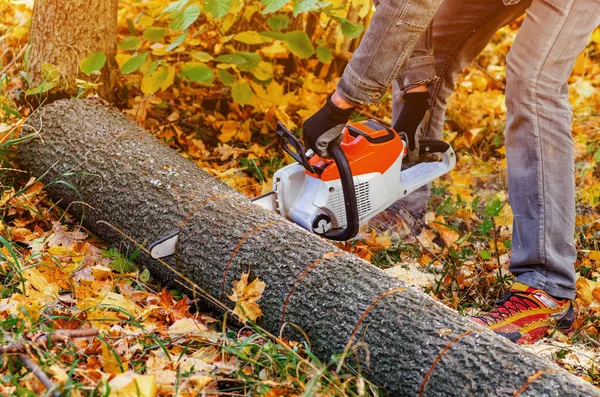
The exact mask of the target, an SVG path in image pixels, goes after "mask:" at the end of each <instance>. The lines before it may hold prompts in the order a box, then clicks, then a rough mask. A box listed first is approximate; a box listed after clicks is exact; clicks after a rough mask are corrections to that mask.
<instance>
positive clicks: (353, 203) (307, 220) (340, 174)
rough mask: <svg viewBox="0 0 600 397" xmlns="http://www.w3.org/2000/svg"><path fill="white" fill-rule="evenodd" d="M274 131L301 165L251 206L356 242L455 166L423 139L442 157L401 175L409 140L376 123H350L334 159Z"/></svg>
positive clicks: (165, 243) (168, 239) (445, 147)
mask: <svg viewBox="0 0 600 397" xmlns="http://www.w3.org/2000/svg"><path fill="white" fill-rule="evenodd" d="M276 132H277V136H278V140H279V143H280V144H281V146H282V148H283V149H284V151H285V152H287V153H288V154H289V155H290V156H292V158H293V159H294V160H296V163H294V164H290V165H287V166H285V167H283V168H281V169H279V170H278V171H276V172H275V174H274V176H273V190H272V191H271V192H269V193H267V194H263V195H262V196H259V197H256V198H255V199H253V200H252V203H254V204H256V205H259V206H261V207H264V208H267V209H269V210H271V211H274V212H276V213H278V214H280V215H282V216H284V217H285V218H287V219H289V220H290V221H292V222H294V223H296V224H298V225H300V226H301V227H303V228H305V229H307V230H309V231H311V232H313V233H315V234H318V235H320V236H323V237H325V238H328V239H331V240H336V241H346V240H350V239H352V238H353V237H355V236H356V235H357V234H358V231H359V230H360V227H361V225H363V224H365V223H366V222H367V221H368V220H369V219H371V218H372V217H374V216H375V215H377V214H379V213H380V212H382V211H383V210H385V209H386V208H388V207H389V206H390V205H392V204H393V203H394V202H396V201H397V200H399V199H401V198H403V197H405V196H407V195H408V194H410V193H412V192H414V191H415V190H417V189H418V188H419V187H421V186H423V185H425V184H427V183H429V182H431V181H433V180H434V179H436V178H439V177H440V176H442V175H444V174H446V173H448V172H449V171H450V170H452V169H453V168H454V166H455V164H456V156H455V154H454V150H453V149H452V147H451V146H450V145H449V144H448V143H446V142H443V141H440V140H436V139H422V140H420V141H419V151H420V153H421V154H426V153H440V154H441V159H437V161H433V162H421V163H417V164H416V165H414V166H412V167H410V168H406V169H404V170H402V160H403V158H404V156H406V155H407V153H408V145H407V143H406V142H407V141H408V140H407V139H406V138H405V139H403V138H402V137H401V135H400V134H398V133H396V132H395V131H394V130H393V129H391V128H388V127H386V126H384V125H382V124H380V123H378V122H377V121H374V120H366V121H359V122H356V123H352V124H349V125H347V126H346V127H345V128H344V130H343V132H342V140H341V142H340V143H338V142H337V141H333V142H331V143H330V144H329V147H328V151H329V153H330V154H331V156H332V159H327V158H323V157H319V156H318V155H316V154H314V153H313V152H312V150H311V151H309V152H306V150H305V148H304V145H303V144H302V142H300V140H299V139H298V138H296V136H294V134H292V133H291V132H290V131H289V130H288V129H287V128H285V126H284V125H283V124H281V123H277V129H276ZM179 232H180V231H176V232H174V233H171V234H169V235H167V236H164V237H162V238H161V239H159V240H157V241H155V242H153V243H151V244H150V246H149V250H150V253H151V256H152V257H153V258H163V257H167V256H170V255H173V253H174V252H175V244H176V242H177V239H178V236H179Z"/></svg>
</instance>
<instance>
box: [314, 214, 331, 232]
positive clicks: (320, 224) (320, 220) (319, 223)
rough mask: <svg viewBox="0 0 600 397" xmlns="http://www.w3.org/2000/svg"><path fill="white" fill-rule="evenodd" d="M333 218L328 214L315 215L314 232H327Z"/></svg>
mask: <svg viewBox="0 0 600 397" xmlns="http://www.w3.org/2000/svg"><path fill="white" fill-rule="evenodd" d="M331 226H332V225H331V219H330V218H329V217H328V216H327V215H323V214H321V215H319V216H317V217H315V219H314V220H313V223H312V229H313V232H314V233H317V234H325V233H327V232H328V231H329V230H330V229H331Z"/></svg>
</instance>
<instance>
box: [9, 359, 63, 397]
mask: <svg viewBox="0 0 600 397" xmlns="http://www.w3.org/2000/svg"><path fill="white" fill-rule="evenodd" d="M19 359H20V360H21V361H22V362H23V365H25V367H26V368H27V369H28V370H30V371H31V372H32V373H33V374H34V375H35V376H36V377H37V378H38V379H39V380H40V382H42V384H43V385H44V387H45V388H46V389H47V390H48V391H50V390H54V389H55V388H56V386H55V385H54V383H53V382H52V380H51V379H50V378H48V375H46V373H44V371H42V369H41V368H40V367H39V366H38V365H37V364H36V363H34V362H33V360H32V359H30V358H29V357H27V356H26V355H24V354H19ZM51 394H52V396H53V397H59V396H60V393H59V392H58V391H56V390H55V391H52V392H51Z"/></svg>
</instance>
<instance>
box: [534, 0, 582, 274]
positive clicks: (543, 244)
mask: <svg viewBox="0 0 600 397" xmlns="http://www.w3.org/2000/svg"><path fill="white" fill-rule="evenodd" d="M574 3H575V0H571V4H570V6H569V10H568V11H567V13H566V16H565V18H564V19H563V20H562V23H561V24H560V26H557V29H555V30H554V32H553V34H552V38H553V40H549V41H548V45H547V46H546V48H545V54H546V56H545V57H544V58H543V59H542V60H540V63H539V65H538V66H537V70H536V75H535V80H534V84H533V95H534V98H535V101H534V102H533V106H534V110H535V111H534V114H533V116H534V117H535V128H536V130H537V137H538V155H539V156H540V167H541V170H540V179H541V183H540V184H541V186H542V189H541V190H542V192H541V193H542V194H541V198H542V200H541V201H542V216H541V227H540V229H541V230H540V232H541V233H540V238H541V240H542V241H540V243H541V244H540V249H541V250H542V252H541V253H540V258H541V259H542V263H544V264H545V263H546V262H547V256H546V252H547V250H546V234H545V231H546V200H545V192H546V186H545V181H544V156H543V151H542V138H541V136H540V118H539V115H538V95H537V92H538V84H539V79H540V75H541V74H542V69H543V67H544V64H545V63H546V62H547V61H548V56H549V55H550V54H549V53H550V50H551V49H552V47H553V46H554V43H555V38H556V37H557V36H558V35H559V34H560V32H561V31H562V30H563V28H564V26H565V23H566V19H567V18H568V16H569V14H570V13H571V11H572V9H573V5H574ZM544 270H546V268H544ZM544 273H547V272H544ZM545 275H547V274H545Z"/></svg>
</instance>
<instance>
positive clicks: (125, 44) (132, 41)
mask: <svg viewBox="0 0 600 397" xmlns="http://www.w3.org/2000/svg"><path fill="white" fill-rule="evenodd" d="M118 46H119V48H120V49H122V50H125V51H132V50H137V49H138V48H140V47H141V46H142V40H140V39H139V38H138V37H135V36H129V37H126V38H125V40H123V41H122V42H120V43H119V44H118Z"/></svg>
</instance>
